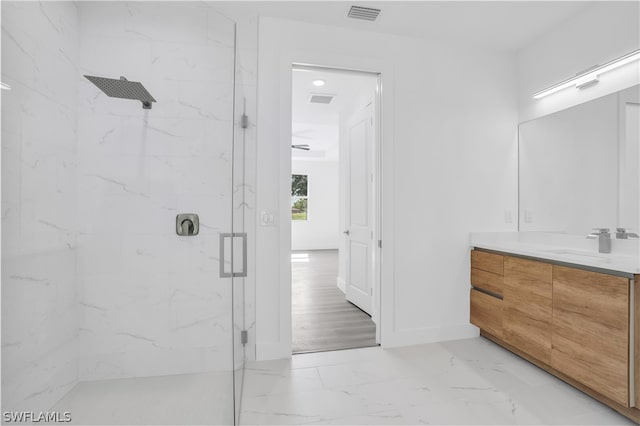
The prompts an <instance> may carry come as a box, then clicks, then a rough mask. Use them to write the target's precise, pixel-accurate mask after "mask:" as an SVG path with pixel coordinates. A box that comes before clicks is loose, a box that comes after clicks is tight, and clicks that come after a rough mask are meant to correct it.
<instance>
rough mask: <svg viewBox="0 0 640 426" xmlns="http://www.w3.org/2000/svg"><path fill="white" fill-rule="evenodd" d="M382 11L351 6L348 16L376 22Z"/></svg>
mask: <svg viewBox="0 0 640 426" xmlns="http://www.w3.org/2000/svg"><path fill="white" fill-rule="evenodd" d="M380 12H381V10H380V9H374V8H372V7H362V6H351V9H349V13H348V14H347V16H348V17H349V18H354V19H363V20H365V21H375V20H376V19H377V18H378V15H380Z"/></svg>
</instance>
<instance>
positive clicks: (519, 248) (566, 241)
mask: <svg viewBox="0 0 640 426" xmlns="http://www.w3.org/2000/svg"><path fill="white" fill-rule="evenodd" d="M470 240H471V241H470V243H471V244H470V245H471V247H476V248H482V249H486V250H495V251H500V252H505V253H513V254H517V255H521V256H529V257H536V258H540V259H547V260H552V261H557V262H564V263H571V264H574V265H582V266H587V267H591V268H597V269H605V270H609V271H614V272H623V273H627V274H640V240H638V239H633V240H632V239H630V240H617V239H615V234H614V235H613V236H612V239H611V253H598V241H597V240H590V239H587V238H585V236H582V235H568V234H560V233H545V232H472V233H471V235H470Z"/></svg>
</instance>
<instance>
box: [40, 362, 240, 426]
mask: <svg viewBox="0 0 640 426" xmlns="http://www.w3.org/2000/svg"><path fill="white" fill-rule="evenodd" d="M50 411H57V412H65V411H68V412H70V413H71V419H72V421H71V422H70V423H65V424H71V425H230V424H233V384H232V375H231V372H213V373H200V374H180V375H174V376H160V377H142V378H132V379H113V380H99V381H93V382H81V383H79V384H78V385H77V386H75V387H74V388H73V389H72V390H71V391H70V392H69V393H68V394H67V395H65V397H64V398H62V400H60V401H59V402H58V403H57V404H56V405H55V406H54V407H53V408H52V409H51V410H50ZM52 424H53V423H52Z"/></svg>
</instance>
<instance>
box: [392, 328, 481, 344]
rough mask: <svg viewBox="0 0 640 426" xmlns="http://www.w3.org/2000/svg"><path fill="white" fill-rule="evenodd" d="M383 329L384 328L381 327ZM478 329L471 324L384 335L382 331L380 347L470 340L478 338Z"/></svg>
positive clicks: (415, 329) (418, 329)
mask: <svg viewBox="0 0 640 426" xmlns="http://www.w3.org/2000/svg"><path fill="white" fill-rule="evenodd" d="M383 327H384V326H383ZM479 334H480V332H479V329H478V327H476V326H474V325H471V324H457V325H444V326H438V327H429V328H414V329H408V330H400V331H394V332H391V333H386V332H385V330H384V328H383V330H382V342H381V343H382V347H384V348H393V347H399V346H412V345H422V344H425V343H436V342H446V341H448V340H459V339H470V338H472V337H478V336H479Z"/></svg>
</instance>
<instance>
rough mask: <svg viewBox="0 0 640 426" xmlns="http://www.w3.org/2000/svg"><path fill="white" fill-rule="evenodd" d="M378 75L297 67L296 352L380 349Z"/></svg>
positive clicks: (293, 144)
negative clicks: (370, 347)
mask: <svg viewBox="0 0 640 426" xmlns="http://www.w3.org/2000/svg"><path fill="white" fill-rule="evenodd" d="M378 88H379V76H378V75H377V74H372V73H363V72H357V71H348V70H337V69H330V68H325V67H310V66H294V67H293V72H292V92H291V93H292V115H291V135H292V139H291V171H292V175H291V248H292V252H291V276H292V351H293V353H294V354H295V353H303V352H318V351H328V350H338V349H350V348H359V347H367V346H375V345H377V344H378V343H379V332H378V328H379V306H380V304H379V276H380V274H379V258H380V256H379V247H378V245H377V241H378V239H379V220H380V215H379V211H380V208H379V205H380V197H379V195H378V194H379V192H380V191H379V184H378V179H379V173H378V166H377V165H378V162H379V154H378V145H379V144H378V134H379V132H378V122H379V117H378V116H379V114H378V107H379V100H378V94H379V90H378Z"/></svg>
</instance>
